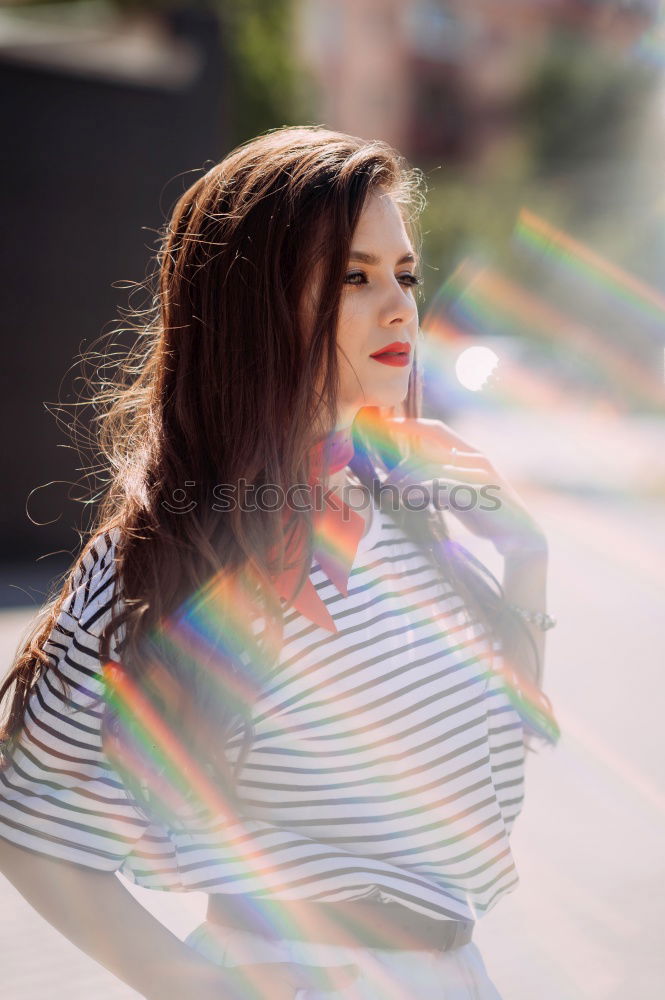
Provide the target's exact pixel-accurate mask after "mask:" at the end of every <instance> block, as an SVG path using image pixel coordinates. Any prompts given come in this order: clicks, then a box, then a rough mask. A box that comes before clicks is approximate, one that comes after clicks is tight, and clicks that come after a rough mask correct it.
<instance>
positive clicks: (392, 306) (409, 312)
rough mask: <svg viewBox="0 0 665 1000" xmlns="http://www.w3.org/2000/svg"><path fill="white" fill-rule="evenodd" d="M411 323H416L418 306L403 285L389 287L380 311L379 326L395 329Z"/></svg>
mask: <svg viewBox="0 0 665 1000" xmlns="http://www.w3.org/2000/svg"><path fill="white" fill-rule="evenodd" d="M411 323H416V324H417V323H418V306H417V303H416V301H415V299H414V298H413V296H412V295H411V293H410V292H409V291H408V289H407V288H405V287H404V286H403V285H399V286H398V287H395V286H391V288H390V291H389V292H388V293H387V294H386V299H385V302H384V303H383V308H382V310H381V325H382V326H384V327H395V326H407V325H409V324H411Z"/></svg>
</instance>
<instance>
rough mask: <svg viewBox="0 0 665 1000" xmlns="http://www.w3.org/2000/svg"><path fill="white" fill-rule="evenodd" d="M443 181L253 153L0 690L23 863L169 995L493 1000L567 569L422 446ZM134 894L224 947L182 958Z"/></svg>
mask: <svg viewBox="0 0 665 1000" xmlns="http://www.w3.org/2000/svg"><path fill="white" fill-rule="evenodd" d="M421 180H422V176H421V174H420V173H419V172H418V171H417V170H414V169H411V168H409V167H408V166H407V165H406V164H405V162H404V161H403V160H402V158H401V157H399V156H398V154H397V153H395V152H394V151H393V150H392V149H391V148H390V147H388V146H387V145H386V144H384V143H382V142H367V141H364V140H361V139H358V138H355V137H351V136H347V135H344V134H341V133H337V132H332V131H329V130H327V129H324V128H321V127H302V128H283V129H277V130H275V131H272V132H270V133H267V134H266V135H263V136H259V137H258V138H257V139H255V140H253V141H252V142H249V143H246V144H244V145H242V146H240V147H238V148H237V149H235V150H234V151H233V152H232V153H230V154H229V155H228V156H227V157H226V158H225V159H224V160H222V161H221V163H219V164H217V165H216V166H214V167H213V168H212V169H210V170H209V171H208V172H207V173H205V174H204V175H203V176H201V177H200V178H199V179H198V180H197V181H196V182H195V183H194V184H193V185H192V186H191V187H190V188H189V190H187V191H186V192H185V193H184V194H183V195H182V197H181V198H180V199H179V201H178V202H177V204H176V206H175V209H174V211H173V213H172V217H171V219H170V222H169V224H168V225H167V227H166V230H165V232H164V234H163V243H162V245H161V249H160V252H159V255H158V264H159V272H158V277H159V284H158V289H157V294H156V295H155V297H154V306H153V310H152V313H151V315H150V316H149V317H148V318H147V319H146V318H145V317H142V320H141V322H142V327H141V331H140V332H141V336H140V337H139V338H138V339H137V345H136V347H135V348H134V349H133V351H132V352H130V355H129V357H128V358H127V359H125V361H124V362H123V363H122V365H121V367H120V370H119V372H118V377H117V378H116V379H115V381H114V382H113V383H112V384H111V385H110V386H109V383H108V380H107V381H106V382H105V383H104V385H103V386H102V387H101V388H100V390H99V392H98V393H97V395H96V397H95V403H96V406H97V408H98V409H99V411H100V416H99V422H100V431H99V442H100V447H101V448H102V450H103V453H104V454H105V456H106V457H107V464H108V469H109V479H110V482H109V483H108V485H107V489H106V492H105V496H104V500H103V503H102V505H101V508H100V513H99V519H98V522H97V524H96V526H95V529H94V530H93V532H92V533H91V537H90V539H89V541H88V543H87V544H86V546H85V547H84V549H83V551H82V553H81V555H80V557H79V559H78V560H77V561H76V564H75V565H74V567H73V568H72V570H71V572H70V574H69V576H68V578H67V580H66V581H65V583H64V585H63V587H62V590H61V592H60V593H59V594H58V595H57V598H56V599H55V600H54V601H52V602H51V603H50V604H49V605H48V607H47V609H46V612H45V617H44V619H43V621H41V622H40V623H39V624H38V626H37V627H36V629H35V631H34V633H33V635H32V636H31V637H29V639H28V640H27V641H26V643H25V645H24V647H23V649H22V650H21V651H20V652H19V655H18V657H17V661H16V663H15V665H14V668H13V670H12V672H11V673H10V675H9V677H8V679H7V681H6V682H5V685H4V686H3V688H2V689H0V698H1V697H3V696H4V695H5V694H7V692H8V691H9V688H10V686H11V685H12V683H14V682H15V687H14V693H13V697H12V701H11V706H10V707H11V710H10V713H9V716H8V720H7V724H6V727H5V733H4V740H5V743H4V746H5V752H4V768H3V770H2V771H0V861H1V862H2V870H3V871H4V872H5V874H6V875H7V876H8V877H9V878H10V879H11V880H12V881H13V882H14V884H15V885H16V886H17V888H18V889H19V891H21V892H22V893H23V894H24V895H25V896H26V898H28V899H29V900H30V901H31V902H32V903H33V905H35V906H36V907H37V908H38V909H39V910H40V912H42V913H43V914H44V915H45V916H46V917H47V919H49V920H50V921H51V922H52V923H53V924H54V925H55V926H57V927H59V928H60V929H61V930H62V931H63V933H65V934H67V936H68V937H70V939H71V940H73V941H74V942H75V943H76V944H77V945H78V946H79V947H81V948H82V949H84V950H86V951H88V953H90V954H92V955H93V956H94V957H95V958H96V959H97V960H98V961H100V962H101V963H102V964H104V965H105V966H106V967H107V968H109V969H110V970H111V971H113V972H114V973H115V974H116V975H118V976H119V977H120V978H121V979H123V980H124V981H125V982H127V983H129V984H130V985H131V986H133V987H134V988H135V989H136V990H137V991H138V992H139V993H141V994H142V995H144V996H147V997H153V996H154V997H159V998H160V1000H164V998H168V997H171V996H173V997H181V996H183V995H187V996H188V997H190V998H208V997H218V998H219V997H270V998H271V1000H291V998H292V997H293V996H295V995H299V996H300V997H301V1000H302V997H307V998H308V1000H313V998H314V997H315V996H318V995H319V993H321V994H324V995H326V996H333V997H334V996H339V997H346V998H349V1000H351V998H363V1000H369V998H370V997H371V998H379V997H380V998H384V997H385V998H395V1000H397V998H405V997H411V996H418V997H420V998H425V1000H427V998H430V997H432V998H433V997H435V996H436V997H441V996H445V997H446V998H449V1000H450V998H455V1000H457V998H460V1000H461V998H471V997H474V998H479V997H480V998H490V997H491V998H496V997H497V996H498V993H497V991H496V988H495V987H494V986H493V985H492V983H491V981H490V980H489V978H488V975H487V972H486V970H485V967H484V964H483V961H482V958H481V956H480V954H479V952H478V949H477V947H476V945H475V944H474V943H473V941H472V939H471V936H472V931H473V925H474V923H475V921H476V920H477V919H479V918H480V917H482V916H483V914H484V913H486V912H487V911H488V910H489V909H490V908H491V907H492V906H493V905H495V903H496V902H497V901H498V900H499V899H500V898H501V897H502V896H503V895H504V894H505V893H507V892H509V891H511V890H512V889H513V888H514V887H515V885H516V883H517V874H516V871H515V867H514V863H513V859H512V856H511V852H510V846H509V834H510V831H511V828H512V825H513V822H514V820H515V818H516V816H517V814H518V812H519V810H520V808H521V804H522V799H523V765H524V757H525V749H526V748H527V745H528V743H529V741H530V740H531V739H537V738H541V739H544V740H546V741H548V742H550V743H555V742H556V739H557V736H558V729H557V726H556V722H555V720H554V718H553V716H552V714H551V712H550V710H549V703H548V701H547V699H546V697H545V696H544V695H543V693H542V691H541V690H540V688H539V682H540V680H541V675H542V671H541V663H542V652H543V637H544V629H545V628H546V627H548V626H549V625H551V624H552V623H553V620H552V619H549V617H548V616H546V614H545V611H544V602H545V575H546V562H547V544H546V541H545V538H544V536H543V532H542V530H541V528H540V527H539V525H538V524H537V522H536V521H535V520H534V518H533V517H532V516H531V515H530V513H529V512H528V511H527V509H526V508H525V506H524V504H523V503H522V502H521V500H520V499H519V497H518V496H517V494H516V493H515V492H514V491H513V490H512V489H511V488H510V486H509V484H508V483H506V482H505V481H504V480H503V479H502V478H501V476H500V474H499V473H498V472H497V471H496V470H495V469H493V467H492V466H491V464H490V463H489V461H488V460H487V458H486V457H485V456H483V455H482V454H481V453H480V452H479V451H478V450H477V449H475V448H474V447H473V446H472V445H470V444H468V443H467V442H465V441H463V440H462V439H461V438H459V437H458V436H457V435H456V434H455V433H454V432H453V431H452V430H451V429H450V428H448V427H447V426H446V425H444V424H442V423H440V422H438V421H431V420H430V421H425V420H422V419H420V417H419V405H420V377H419V374H418V345H419V340H420V334H419V329H418V313H417V299H416V287H417V285H418V284H419V283H420V281H421V279H420V277H419V275H418V273H417V270H418V264H419V241H418V232H417V215H418V211H419V209H420V208H422V203H423V196H422V194H421V193H420V189H419V188H420V182H421ZM103 361H105V362H106V364H108V359H107V358H105V359H103ZM435 480H436V481H438V482H439V485H441V484H443V485H446V486H454V485H456V484H460V483H462V484H466V486H467V494H466V500H465V503H464V504H460V505H459V506H458V507H456V506H455V505H454V504H451V505H450V512H451V514H452V515H453V516H455V517H458V518H459V519H460V520H461V521H463V522H464V523H465V524H466V525H467V526H468V527H469V528H470V529H471V530H472V531H474V532H476V533H477V534H479V535H482V536H484V537H486V538H490V539H491V540H492V541H493V543H494V544H495V546H496V547H497V549H498V550H499V551H500V552H501V553H502V554H503V555H504V556H505V576H504V588H503V589H502V588H501V586H500V585H499V584H498V582H497V581H496V580H495V579H494V577H492V575H491V574H490V573H489V572H488V571H487V570H486V569H485V568H484V567H483V566H482V565H481V564H480V563H479V562H477V561H476V560H475V559H474V558H473V557H472V556H471V554H470V553H469V552H468V551H467V550H465V549H464V548H463V547H462V546H461V545H459V544H458V543H455V542H453V541H452V539H451V538H450V533H449V529H448V519H447V514H444V511H443V504H441V503H440V502H439V503H437V502H435V497H434V481H435ZM429 484H431V485H429ZM489 486H494V489H495V491H496V492H497V493H498V497H499V502H494V503H490V504H487V503H483V502H481V501H480V499H479V498H480V496H481V494H482V496H483V499H485V498H486V493H483V490H485V489H486V488H487V487H489ZM469 488H472V489H473V491H474V492H475V493H476V494H477V497H478V501H477V502H476V503H475V504H474V505H473V506H472V507H470V505H469V503H468V491H469ZM414 489H415V493H414ZM418 489H419V492H418ZM430 490H431V491H432V492H430ZM439 496H440V493H439ZM495 499H496V498H495ZM465 508H466V509H465ZM534 653H535V654H536V656H535V660H536V664H535V668H534V665H533V660H534V656H533V654H534ZM61 682H64V683H61ZM116 871H122V873H123V874H124V875H126V876H127V877H128V878H129V879H131V880H132V881H134V882H136V883H138V884H140V885H142V886H146V887H148V888H154V889H161V890H167V891H190V890H202V891H205V892H207V893H208V895H209V907H208V916H207V920H206V921H205V922H204V923H203V924H202V925H201V926H200V927H198V928H196V929H195V930H194V931H193V933H192V934H190V936H189V938H188V939H187V941H186V942H184V943H183V942H180V941H179V940H178V939H176V938H175V937H174V936H173V935H171V934H170V933H169V932H168V931H166V929H165V928H163V927H162V926H161V925H160V924H159V923H158V922H157V921H155V920H154V919H153V918H152V917H150V916H149V915H148V914H147V913H146V912H145V911H144V910H143V909H142V908H141V907H140V906H138V904H136V903H135V902H134V901H133V898H132V897H131V895H130V894H129V893H128V892H127V891H126V889H124V888H123V886H122V883H121V882H120V881H119V880H118V879H112V878H110V875H111V873H113V872H116ZM55 890H57V891H55ZM93 892H94V893H95V902H94V904H93V902H92V893H93ZM63 899H65V900H66V904H65V903H64V902H63ZM185 991H186V992H185Z"/></svg>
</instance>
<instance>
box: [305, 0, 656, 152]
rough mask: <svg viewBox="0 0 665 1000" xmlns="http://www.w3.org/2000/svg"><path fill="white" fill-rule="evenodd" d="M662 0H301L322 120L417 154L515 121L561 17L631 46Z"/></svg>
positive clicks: (473, 146) (464, 144) (459, 148)
mask: <svg viewBox="0 0 665 1000" xmlns="http://www.w3.org/2000/svg"><path fill="white" fill-rule="evenodd" d="M658 7H659V0H602V2H601V0H501V2H500V3H497V2H496V0H300V2H299V4H298V7H297V10H298V29H299V39H300V47H301V52H302V55H303V58H304V60H305V63H306V65H307V67H308V69H309V72H310V73H311V75H312V77H313V78H314V80H315V82H316V86H317V88H318V108H319V116H320V119H321V120H322V121H324V122H325V123H326V124H328V125H329V126H330V127H332V128H339V129H340V130H342V131H346V132H350V133H352V134H356V135H361V136H364V137H367V138H382V139H385V140H386V141H388V142H390V143H392V144H393V145H395V146H396V147H397V148H398V149H400V150H401V151H403V152H404V153H405V154H406V155H407V156H408V157H409V158H413V159H414V160H415V161H418V162H427V161H432V160H439V159H440V158H441V157H442V156H446V157H447V158H448V159H449V160H450V158H451V157H452V158H457V159H460V160H468V159H473V158H474V156H476V155H478V153H479V152H480V151H481V149H482V147H483V145H484V144H485V143H486V142H491V139H492V136H493V134H494V132H495V131H496V129H497V128H498V129H499V130H501V129H504V128H505V127H506V124H507V121H508V120H509V119H510V116H511V114H512V112H513V109H514V107H515V104H516V101H517V99H518V97H519V95H520V93H521V92H522V89H523V87H524V84H525V82H526V81H527V80H528V79H529V76H530V74H531V72H532V69H533V67H534V65H535V63H536V62H537V61H538V59H539V58H540V56H541V54H542V51H543V49H544V46H545V45H546V43H547V40H548V37H549V35H550V33H551V31H552V30H553V27H554V26H562V27H566V26H568V27H570V28H571V29H573V28H574V29H575V30H578V31H580V30H583V31H589V32H591V33H593V34H594V35H595V36H598V37H603V38H605V39H606V40H607V41H608V42H609V43H611V44H615V45H617V46H619V47H624V48H625V47H627V46H629V45H631V44H633V42H634V41H635V39H636V38H637V37H639V35H640V34H642V33H643V32H644V31H645V30H646V28H647V27H648V26H649V25H650V24H651V23H652V21H653V18H654V16H655V15H656V14H657V12H658Z"/></svg>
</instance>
